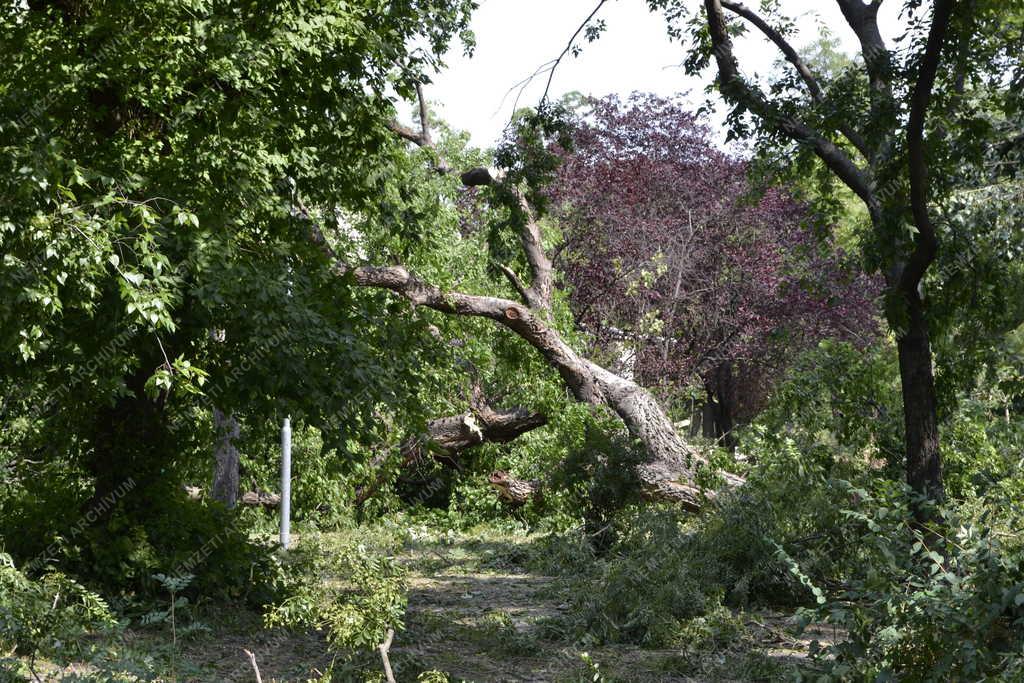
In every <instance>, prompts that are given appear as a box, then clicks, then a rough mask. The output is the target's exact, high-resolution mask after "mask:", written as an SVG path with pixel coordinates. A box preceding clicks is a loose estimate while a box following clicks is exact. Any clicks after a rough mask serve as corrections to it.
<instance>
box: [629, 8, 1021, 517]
mask: <svg viewBox="0 0 1024 683" xmlns="http://www.w3.org/2000/svg"><path fill="white" fill-rule="evenodd" d="M836 3H837V5H838V7H839V9H840V10H841V12H842V15H843V17H844V18H845V20H846V23H847V24H848V27H849V29H850V30H851V31H852V32H853V34H854V35H855V36H856V38H857V40H858V41H859V45H860V55H859V59H858V64H859V72H858V73H856V74H854V73H848V72H843V73H842V74H840V75H839V76H838V77H834V78H831V79H829V80H826V81H823V80H822V79H821V77H820V76H819V75H818V74H816V73H814V71H813V70H812V69H811V68H810V67H809V66H808V65H807V63H806V62H805V61H804V59H803V58H802V57H801V55H800V53H799V51H798V50H797V49H795V48H794V47H793V45H792V44H791V43H790V42H789V39H790V34H791V33H792V32H793V31H794V23H793V22H792V21H790V20H788V19H786V18H785V17H784V16H782V15H781V13H780V11H779V3H778V2H771V3H766V4H765V5H763V9H762V12H763V14H762V13H758V12H755V11H754V10H751V9H750V8H748V7H746V6H744V5H742V4H740V3H738V2H732V1H731V0H705V2H704V3H703V11H702V12H700V13H697V14H694V15H692V16H691V17H690V29H691V33H692V36H693V38H694V42H693V49H692V51H691V53H690V56H689V58H688V61H687V66H688V68H689V69H690V71H691V72H693V73H696V72H699V71H700V70H701V69H703V67H705V66H706V65H708V64H709V63H710V62H711V60H712V59H713V60H714V62H715V64H716V66H717V70H718V87H719V92H720V93H721V95H722V96H723V97H724V98H725V100H726V101H727V102H728V103H730V104H731V105H733V107H734V108H733V110H732V112H731V114H730V116H729V122H730V124H731V130H732V133H733V135H738V136H744V137H756V138H757V139H758V140H759V141H760V143H761V145H762V149H765V148H768V147H769V146H778V145H783V146H786V145H787V144H790V145H792V144H795V145H796V146H797V149H798V150H800V151H803V152H804V153H809V154H813V155H814V156H815V157H816V158H817V160H818V161H819V162H820V163H821V164H823V165H824V167H825V168H827V169H828V170H829V172H830V173H831V174H833V177H834V178H835V179H837V180H839V181H841V182H842V183H843V184H845V185H846V186H847V187H848V188H849V189H850V190H851V191H852V192H853V193H854V194H855V195H856V196H857V197H858V198H860V200H861V201H862V202H863V203H864V205H865V207H866V208H867V211H868V214H869V216H870V223H871V229H870V231H869V233H868V234H867V236H866V237H865V240H864V242H865V251H866V256H867V261H868V265H869V269H870V270H878V271H880V272H881V273H882V274H883V276H884V277H885V281H886V285H887V288H888V293H887V297H886V307H885V308H886V315H887V318H888V320H889V323H890V326H891V328H892V329H893V331H894V332H895V333H896V337H897V348H898V354H899V365H900V375H901V380H902V394H903V411H904V428H905V445H906V475H907V481H908V483H909V484H910V485H911V486H912V487H913V488H914V489H916V490H917V491H919V492H921V493H924V494H926V495H928V496H931V497H933V498H941V497H942V496H943V487H942V467H941V457H940V450H939V432H938V418H937V414H938V413H937V409H938V406H937V397H936V389H935V377H934V370H933V358H932V334H933V327H934V324H933V321H932V318H931V315H930V313H929V298H928V295H927V292H926V287H925V281H926V275H927V273H928V270H929V266H931V265H932V264H933V263H934V261H935V260H936V257H937V256H938V255H939V254H940V240H939V237H940V232H941V231H940V230H939V229H938V228H937V227H936V225H935V212H934V208H933V206H934V204H935V202H940V201H942V200H943V199H944V197H943V194H944V192H946V191H948V184H947V181H946V178H947V177H948V176H947V173H946V172H947V171H948V170H950V169H953V168H955V167H956V166H957V165H958V164H961V163H963V162H964V161H969V160H971V159H970V158H969V157H968V158H965V157H963V156H960V155H958V154H957V153H955V152H953V147H952V146H951V145H949V144H948V142H949V141H950V140H963V139H964V137H965V136H966V135H968V133H969V131H974V132H975V133H977V132H982V131H984V130H985V129H984V127H981V128H979V127H978V125H977V123H978V117H977V116H976V111H974V109H973V107H972V104H971V97H970V96H969V95H970V92H971V91H972V90H975V91H976V90H977V89H980V88H983V87H993V88H996V89H1002V88H1004V87H1005V85H1006V84H1005V80H1006V75H1007V73H1008V70H1007V64H1013V63H1018V64H1019V61H1020V56H1019V54H1018V53H1017V52H1016V51H1015V45H1017V44H1018V41H1019V28H1018V31H1017V33H1014V32H1013V31H1009V32H1005V33H1003V34H1002V35H1000V36H999V37H995V36H993V35H992V34H991V31H993V30H995V27H996V26H997V25H998V23H999V21H1000V16H1001V15H1004V14H1009V13H1019V11H1020V8H1019V6H1018V4H1017V3H995V2H959V3H958V2H956V1H955V0H936V1H935V2H934V3H933V4H932V5H931V6H930V9H931V12H930V16H925V15H924V13H925V3H921V2H918V1H916V0H914V1H910V2H907V3H905V9H904V16H905V18H906V20H907V21H908V31H907V32H906V33H905V35H904V36H903V38H902V39H901V44H900V45H898V46H896V47H893V46H890V45H889V44H888V43H887V41H886V40H885V39H884V38H883V36H882V32H881V30H880V27H879V22H878V13H879V9H880V7H881V5H882V0H872V2H869V3H866V2H863V1H862V0H836ZM649 4H650V5H651V6H652V8H660V9H664V10H666V11H667V13H668V15H669V16H670V18H672V19H679V18H681V17H682V16H684V15H685V14H686V12H685V9H684V8H683V6H682V3H679V2H676V1H675V0H651V1H650V2H649ZM727 17H730V18H727ZM748 27H749V28H750V29H752V30H753V31H755V32H757V33H759V34H760V35H761V36H762V37H763V38H764V39H766V40H768V41H770V42H771V43H772V44H773V45H774V46H775V47H776V48H777V49H778V51H779V54H780V57H781V58H782V59H783V60H785V62H786V63H787V64H788V66H789V67H791V70H790V71H789V72H788V73H786V74H785V75H784V76H782V77H781V78H779V79H776V80H775V81H773V82H772V83H771V84H770V86H768V87H763V86H762V85H761V84H759V83H758V81H757V79H754V78H750V77H748V76H745V75H744V74H743V73H742V71H741V69H740V64H739V61H738V59H737V57H736V54H735V52H734V50H733V36H734V35H735V34H736V33H737V31H743V30H746V29H747V28H748ZM672 31H673V33H674V34H675V35H681V34H682V32H683V29H682V27H681V26H680V25H679V24H676V23H673V28H672ZM940 66H941V67H942V68H941V69H940ZM936 103H938V104H936ZM940 113H941V116H940V115H939V114H940ZM926 134H927V139H926ZM977 142H978V141H976V143H977ZM984 147H985V144H984V142H983V141H982V142H981V143H980V144H975V150H976V153H981V152H982V150H983V148H984ZM805 158H806V157H805ZM936 170H937V171H938V172H935V171H936ZM930 171H931V172H930Z"/></svg>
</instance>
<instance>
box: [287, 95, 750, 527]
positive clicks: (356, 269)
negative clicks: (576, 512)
mask: <svg viewBox="0 0 1024 683" xmlns="http://www.w3.org/2000/svg"><path fill="white" fill-rule="evenodd" d="M420 101H421V105H422V104H423V94H422V92H420ZM421 123H422V132H421V133H418V134H417V133H415V132H413V131H411V130H410V129H408V128H405V127H402V126H398V125H395V126H393V129H394V130H395V132H396V133H398V134H399V135H401V136H402V137H403V138H405V139H407V140H409V141H411V142H413V143H415V144H417V145H420V146H425V147H432V146H433V143H432V141H431V138H430V133H429V129H428V127H427V117H425V116H423V117H422V122H421ZM438 170H439V171H441V172H447V171H448V167H447V165H446V164H444V163H443V162H442V163H440V164H439V165H438ZM461 179H462V182H463V184H464V185H466V186H469V187H474V186H483V185H489V186H495V185H500V186H501V190H502V194H504V195H506V196H510V197H513V198H515V199H516V200H517V202H518V203H517V205H513V206H510V207H509V208H510V210H511V212H512V222H513V224H515V225H516V227H517V228H518V230H519V237H520V245H521V246H522V249H523V252H524V254H525V256H526V261H527V263H528V264H529V269H530V281H529V283H528V284H527V283H526V282H524V281H523V280H522V279H521V278H520V277H519V275H517V274H516V273H515V272H514V271H513V270H512V269H511V268H508V267H507V266H502V271H503V272H504V273H505V275H506V277H507V278H508V280H509V282H510V283H511V285H512V286H513V288H514V289H515V290H516V291H517V292H518V293H519V295H520V297H521V299H522V303H520V302H518V301H513V300H511V299H506V298H503V297H494V296H482V295H475V294H466V293H463V292H454V291H443V290H442V289H440V288H439V287H437V286H435V285H433V284H431V283H429V282H425V281H424V280H421V279H420V278H418V277H417V276H416V275H414V274H413V273H411V272H409V271H408V270H407V269H406V268H405V267H403V266H400V265H394V266H353V265H350V264H348V263H346V262H345V261H344V260H342V259H340V258H339V257H338V256H337V254H336V253H335V251H334V248H333V247H332V246H331V244H330V242H329V241H328V240H327V239H326V237H325V235H324V233H323V231H322V230H321V229H320V226H319V225H318V224H317V223H316V221H314V220H312V219H310V220H309V224H310V238H311V239H312V241H313V242H314V243H315V244H316V245H318V246H319V247H320V249H321V250H322V252H323V253H324V255H325V256H326V257H327V258H328V259H329V261H330V263H331V268H332V270H333V271H334V273H335V274H336V275H338V276H339V278H341V279H343V280H344V281H345V282H354V283H355V284H356V285H357V286H360V287H372V288H377V289H387V290H390V291H392V292H394V293H395V294H398V295H399V296H402V297H404V298H405V299H407V300H408V301H409V302H411V303H412V304H413V305H415V306H424V307H427V308H431V309H433V310H435V311H439V312H441V313H446V314H450V315H459V316H473V317H479V318H487V319H489V320H492V321H494V322H495V323H497V324H498V325H501V326H503V327H505V328H507V329H508V330H510V331H511V332H513V333H514V334H516V335H518V336H519V337H521V338H522V339H524V340H525V341H526V342H527V343H529V344H530V345H531V346H533V347H534V348H535V349H536V350H537V351H538V352H539V353H540V354H541V355H542V356H543V357H544V358H545V359H546V360H547V361H548V362H549V363H550V364H551V365H552V366H553V367H554V368H555V369H556V370H557V371H558V373H559V375H561V377H562V380H563V381H564V382H565V385H566V387H567V388H568V389H569V390H570V391H571V393H572V395H573V396H574V397H575V399H576V400H577V401H580V402H582V403H588V404H592V405H598V406H607V407H608V408H610V409H611V410H613V411H614V412H615V413H616V414H617V415H618V416H619V417H620V418H621V419H622V421H623V423H624V424H625V425H626V427H627V428H628V429H629V432H630V434H631V435H632V436H633V437H634V438H636V439H639V440H640V441H641V442H642V443H643V444H644V446H645V448H646V450H647V453H648V456H649V458H648V460H647V461H646V462H645V463H643V464H641V465H639V466H638V468H637V470H638V475H639V478H640V481H641V484H642V486H643V489H644V494H645V495H646V496H647V497H650V498H656V499H662V500H670V501H675V502H678V503H679V504H680V505H682V506H683V507H685V508H686V509H689V510H698V509H699V508H700V507H701V505H702V503H703V501H704V499H705V498H706V497H713V495H714V492H712V491H708V492H705V491H702V490H701V487H700V486H699V484H698V483H697V473H698V470H700V469H701V468H703V467H706V466H707V460H706V459H705V458H704V457H703V456H702V454H701V453H700V452H699V451H697V449H695V448H694V447H692V446H691V445H689V444H688V443H686V442H685V441H683V440H682V438H680V436H679V435H678V434H677V433H676V430H675V426H674V425H673V424H672V422H671V420H669V418H668V416H666V415H665V413H664V411H662V409H661V407H660V406H659V405H658V402H657V401H656V400H655V398H654V397H653V396H652V395H651V394H650V393H649V392H648V391H647V390H645V389H644V388H643V387H641V386H640V385H638V384H636V383H635V382H633V381H630V380H627V379H625V378H623V377H620V376H618V375H616V374H614V373H613V372H610V371H609V370H606V369H605V368H603V367H601V366H600V365H598V364H596V363H594V362H592V361H590V360H588V359H587V358H585V357H583V356H582V355H580V354H579V353H577V352H576V350H575V349H573V348H572V347H571V346H569V344H568V343H566V341H565V340H564V339H563V338H562V336H561V334H559V332H558V331H557V330H556V329H555V328H554V327H553V325H552V321H551V316H550V312H551V295H552V292H553V289H554V275H553V271H552V265H551V260H550V258H549V257H548V255H547V254H546V253H545V251H544V248H543V240H542V233H541V228H540V224H539V222H538V221H537V220H536V217H535V215H534V212H533V209H532V207H531V206H530V205H529V202H528V201H527V199H526V195H525V194H524V193H523V192H521V191H520V189H519V188H518V187H515V186H512V185H510V184H507V183H505V182H504V180H502V179H499V178H496V177H495V174H494V173H492V172H490V171H489V170H488V169H483V168H476V169H472V170H470V171H467V172H465V173H463V174H462V175H461ZM300 208H302V211H303V213H305V214H307V216H309V212H308V211H306V210H305V208H304V207H301V202H300ZM723 478H724V481H725V484H726V485H727V486H736V485H739V484H741V483H742V481H743V480H742V479H741V478H740V477H737V476H735V475H732V474H729V473H724V474H723Z"/></svg>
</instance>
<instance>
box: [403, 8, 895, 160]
mask: <svg viewBox="0 0 1024 683" xmlns="http://www.w3.org/2000/svg"><path fill="white" fill-rule="evenodd" d="M689 1H690V2H695V3H696V2H699V0H689ZM747 4H748V5H749V6H751V7H756V6H757V5H758V3H757V2H756V0H747ZM888 5H889V6H888V7H887V6H886V5H883V12H882V16H881V19H880V22H881V26H882V32H883V35H885V36H886V38H887V39H889V40H891V39H892V37H893V36H894V34H895V33H896V31H897V29H898V27H899V22H898V20H897V15H898V8H899V6H900V5H902V3H896V2H890V3H888ZM595 6H596V0H482V2H481V7H480V8H479V9H478V10H477V11H476V13H475V15H474V17H473V23H472V28H473V31H474V32H475V33H476V39H477V47H476V51H475V53H474V55H473V57H472V58H469V59H467V58H465V57H463V56H462V50H461V46H460V45H456V47H455V49H453V50H452V52H451V53H450V54H449V55H448V56H447V58H446V60H445V61H446V63H447V65H448V67H447V69H446V70H445V71H444V72H443V73H441V74H439V75H438V76H437V77H436V78H435V82H434V83H432V84H431V85H429V86H427V88H426V95H427V99H428V100H430V102H431V103H432V105H433V107H434V110H435V111H436V113H437V114H439V115H440V116H441V117H442V118H444V119H445V120H446V121H448V122H449V123H450V124H452V125H453V126H454V127H456V128H459V129H462V130H467V131H469V132H470V134H471V136H472V141H473V144H474V145H476V146H479V147H490V146H492V145H493V144H494V143H495V142H496V141H497V140H498V138H499V137H500V135H501V131H502V130H503V129H504V127H505V124H506V123H507V122H508V120H509V117H510V115H511V114H512V111H513V103H514V101H515V97H516V93H515V92H512V93H510V94H508V96H507V97H506V93H508V91H509V89H510V88H511V87H512V86H513V85H515V84H516V83H517V82H519V81H522V80H523V79H524V78H526V77H527V76H529V75H530V74H531V73H533V72H534V71H535V70H536V69H537V68H538V67H539V66H540V65H542V64H543V63H545V62H547V61H549V60H551V59H554V58H555V57H557V56H558V54H559V53H560V52H561V51H562V49H563V48H564V47H565V44H566V42H567V41H568V40H569V38H570V36H572V34H573V32H574V31H575V30H576V28H577V27H578V26H579V25H580V24H581V23H582V22H583V20H584V19H585V18H586V17H587V15H588V14H590V12H591V11H592V10H593V8H594V7H595ZM782 6H783V9H784V10H785V11H786V12H787V13H788V14H789V15H790V16H800V17H801V18H800V20H799V22H798V26H800V29H801V35H800V38H799V39H797V40H795V41H793V42H794V43H795V44H796V46H797V48H798V49H799V48H800V47H801V46H803V45H805V44H807V43H809V42H811V41H812V40H813V39H814V38H816V37H817V36H818V35H820V33H821V26H822V25H825V26H828V27H829V28H830V29H831V30H832V32H833V33H834V34H835V35H836V36H837V37H838V38H839V39H840V41H841V44H842V46H843V47H844V49H847V50H849V51H851V52H852V51H854V49H855V47H856V40H855V39H854V37H853V34H852V33H851V32H850V30H849V28H848V27H847V25H846V22H845V21H844V19H843V17H842V14H840V12H839V9H838V6H837V5H836V4H835V3H834V2H832V0H783V3H782ZM598 17H600V18H603V19H605V21H606V23H607V26H608V28H607V30H606V31H605V33H604V34H602V36H601V37H600V39H599V40H598V41H597V42H595V43H586V42H585V41H584V42H583V43H582V45H583V53H582V54H581V55H580V56H579V57H576V58H573V57H572V55H571V54H570V55H567V56H566V58H565V59H564V60H563V61H562V63H561V65H560V66H559V67H558V70H557V72H556V73H555V78H554V82H553V83H552V86H551V96H552V97H554V98H557V97H559V96H560V95H562V94H564V93H566V92H570V91H573V90H578V91H580V92H582V93H584V94H586V95H594V96H598V97H600V96H603V95H607V94H611V93H616V94H618V95H620V96H626V95H628V94H629V93H631V92H633V91H642V92H643V91H646V92H652V93H656V94H659V95H674V94H677V93H684V92H688V93H689V100H690V101H691V102H692V103H693V104H694V107H695V108H696V106H698V105H699V104H701V103H702V102H703V101H704V99H705V94H704V92H703V88H704V85H705V84H706V83H708V82H710V80H711V77H712V74H708V75H707V78H705V79H704V80H699V79H689V78H687V77H686V76H685V74H684V73H683V70H682V67H681V66H680V64H681V62H682V61H683V56H684V52H683V46H681V45H680V44H678V43H671V42H669V39H668V36H667V35H666V32H665V20H664V18H663V17H662V16H661V15H660V14H652V13H650V12H649V11H648V10H647V6H646V2H644V0H612V1H611V2H608V3H607V4H606V5H605V6H604V7H603V8H602V9H601V12H600V13H599V14H598ZM736 51H737V56H738V58H739V61H740V64H741V68H744V69H746V70H748V72H749V70H751V69H757V70H758V71H760V72H762V73H765V72H767V71H768V70H770V69H771V68H772V64H773V63H774V60H775V59H776V58H777V56H778V51H777V50H776V49H775V47H774V46H773V45H771V44H770V43H768V42H767V41H766V40H764V39H762V38H761V35H760V34H759V33H757V32H756V31H753V32H751V33H749V34H748V35H747V36H745V37H743V38H741V39H740V40H739V41H738V42H737V45H736ZM546 80H547V74H543V75H542V76H540V77H538V78H535V79H534V81H533V83H532V84H531V86H530V87H528V88H527V89H526V90H525V91H524V92H523V94H522V96H521V97H520V100H519V105H520V106H530V105H535V104H536V103H537V102H538V101H539V99H540V96H541V94H542V93H543V91H544V84H545V82H546ZM503 99H504V102H503V101H502V100H503ZM408 111H410V112H411V108H409V109H408ZM716 118H718V119H719V120H720V116H719V117H716ZM711 123H712V124H717V123H719V121H715V120H712V121H711Z"/></svg>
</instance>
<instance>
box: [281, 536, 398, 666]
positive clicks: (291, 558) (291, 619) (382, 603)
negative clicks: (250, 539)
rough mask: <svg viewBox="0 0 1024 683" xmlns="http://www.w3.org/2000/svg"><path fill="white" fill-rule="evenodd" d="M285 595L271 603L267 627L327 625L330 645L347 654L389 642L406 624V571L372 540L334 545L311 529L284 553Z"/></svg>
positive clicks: (317, 626) (319, 627)
mask: <svg viewBox="0 0 1024 683" xmlns="http://www.w3.org/2000/svg"><path fill="white" fill-rule="evenodd" d="M283 566H284V570H285V571H284V575H283V577H282V579H281V583H280V586H279V591H280V594H281V595H282V596H283V597H282V598H281V599H280V600H278V601H277V602H275V603H274V604H273V605H271V606H269V607H268V609H267V611H266V614H265V617H264V621H265V623H266V625H267V626H268V627H271V628H272V627H288V628H315V629H317V630H321V631H325V632H326V635H327V640H328V642H329V643H330V644H331V647H332V648H334V649H335V650H337V651H339V652H340V653H343V654H345V655H352V654H354V653H356V652H357V651H360V650H366V649H368V648H373V647H376V646H377V645H379V644H380V643H382V642H384V640H385V638H386V634H387V631H388V630H389V629H395V630H399V629H401V628H402V626H403V623H402V617H403V615H404V613H405V605H406V593H405V581H404V572H403V571H402V569H401V567H399V565H398V564H397V563H395V561H394V560H392V559H390V558H388V557H386V556H383V555H380V554H377V553H376V552H375V551H373V550H371V549H369V548H368V547H367V546H365V545H362V544H355V543H345V544H341V545H337V546H333V547H331V546H329V545H327V544H325V543H324V537H322V536H318V535H316V534H310V535H306V536H304V537H303V538H302V540H301V541H300V543H299V544H298V546H297V547H295V548H294V549H291V550H289V551H288V553H287V555H286V556H285V557H284V559H283Z"/></svg>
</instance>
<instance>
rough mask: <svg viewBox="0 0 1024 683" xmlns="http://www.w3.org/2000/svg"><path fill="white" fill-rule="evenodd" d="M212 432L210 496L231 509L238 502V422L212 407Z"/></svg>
mask: <svg viewBox="0 0 1024 683" xmlns="http://www.w3.org/2000/svg"><path fill="white" fill-rule="evenodd" d="M213 431H214V435H215V436H214V439H215V440H214V447H213V485H212V486H211V487H210V495H211V496H212V497H213V499H214V500H216V501H220V502H221V503H223V504H224V506H225V507H227V508H228V509H231V508H233V507H235V504H236V503H237V502H238V448H237V447H236V446H235V439H237V438H238V435H239V432H240V430H239V426H238V420H236V419H235V416H234V415H232V414H230V413H228V414H224V413H223V412H221V410H220V409H219V408H217V407H216V406H214V408H213Z"/></svg>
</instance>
